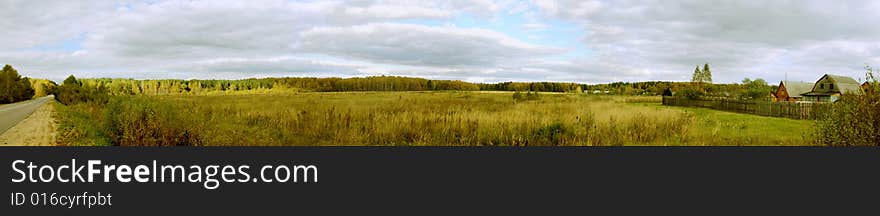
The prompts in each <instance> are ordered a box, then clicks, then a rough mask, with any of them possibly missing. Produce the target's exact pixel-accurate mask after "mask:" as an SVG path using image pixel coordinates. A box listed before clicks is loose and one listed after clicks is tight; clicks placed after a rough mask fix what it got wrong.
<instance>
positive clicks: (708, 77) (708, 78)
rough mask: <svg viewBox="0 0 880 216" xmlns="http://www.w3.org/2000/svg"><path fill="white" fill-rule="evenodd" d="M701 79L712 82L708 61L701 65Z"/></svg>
mask: <svg viewBox="0 0 880 216" xmlns="http://www.w3.org/2000/svg"><path fill="white" fill-rule="evenodd" d="M702 81H703V82H707V83H712V71H711V70H709V63H706V64H705V65H703V73H702Z"/></svg>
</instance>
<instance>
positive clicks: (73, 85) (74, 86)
mask: <svg viewBox="0 0 880 216" xmlns="http://www.w3.org/2000/svg"><path fill="white" fill-rule="evenodd" d="M55 99H56V100H58V102H61V103H62V104H64V105H73V104H80V103H93V104H106V103H107V101H108V100H109V99H110V96H109V95H108V94H107V89H106V88H105V87H104V85H98V86H96V87H91V88H90V87H86V86H83V84H82V82H80V81H78V80H76V77H74V76H73V75H71V76H69V77H67V79H65V80H64V82H63V83H62V84H61V86H58V88H57V92H56V93H55Z"/></svg>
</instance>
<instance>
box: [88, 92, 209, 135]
mask: <svg viewBox="0 0 880 216" xmlns="http://www.w3.org/2000/svg"><path fill="white" fill-rule="evenodd" d="M194 106H195V104H184V105H182V104H177V103H168V102H164V101H158V100H155V99H154V98H143V97H114V98H113V99H112V100H110V101H109V103H107V106H106V108H105V110H104V112H105V118H106V124H107V126H106V128H107V129H108V135H109V136H110V139H111V141H112V142H113V143H114V144H116V145H120V146H198V145H202V143H203V141H202V140H203V133H202V129H203V128H204V127H203V125H202V122H203V121H201V120H197V119H196V118H198V115H196V114H193V113H191V111H188V110H191V109H190V108H191V107H194Z"/></svg>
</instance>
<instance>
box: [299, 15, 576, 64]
mask: <svg viewBox="0 0 880 216" xmlns="http://www.w3.org/2000/svg"><path fill="white" fill-rule="evenodd" d="M298 48H299V49H300V50H302V51H304V52H314V53H322V54H328V55H335V56H346V57H351V58H357V59H363V60H370V61H375V62H380V63H393V64H404V65H424V66H446V67H461V66H477V65H479V66H493V65H496V64H499V63H502V62H504V61H508V60H512V59H513V60H515V59H517V58H525V57H534V56H541V55H546V54H553V53H558V52H559V51H560V50H559V49H556V48H551V47H543V46H536V45H531V44H528V43H525V42H522V41H519V40H516V39H513V38H511V37H508V36H506V35H503V34H500V33H496V32H493V31H487V30H481V29H464V28H455V27H428V26H420V25H409V24H389V23H380V24H376V23H373V24H367V25H359V26H352V27H323V28H315V29H311V30H309V31H305V32H303V33H302V35H301V38H300V44H299V47H298Z"/></svg>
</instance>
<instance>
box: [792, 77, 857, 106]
mask: <svg viewBox="0 0 880 216" xmlns="http://www.w3.org/2000/svg"><path fill="white" fill-rule="evenodd" d="M861 93H862V88H861V85H860V84H859V82H858V81H856V80H855V79H853V78H850V77H846V76H838V75H830V74H825V75H824V76H822V78H819V80H818V81H816V84H815V85H813V88H812V89H811V90H810V92H808V93H805V94H802V95H803V96H804V101H815V102H834V101H837V99H839V98H840V96H841V95H843V94H861Z"/></svg>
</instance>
